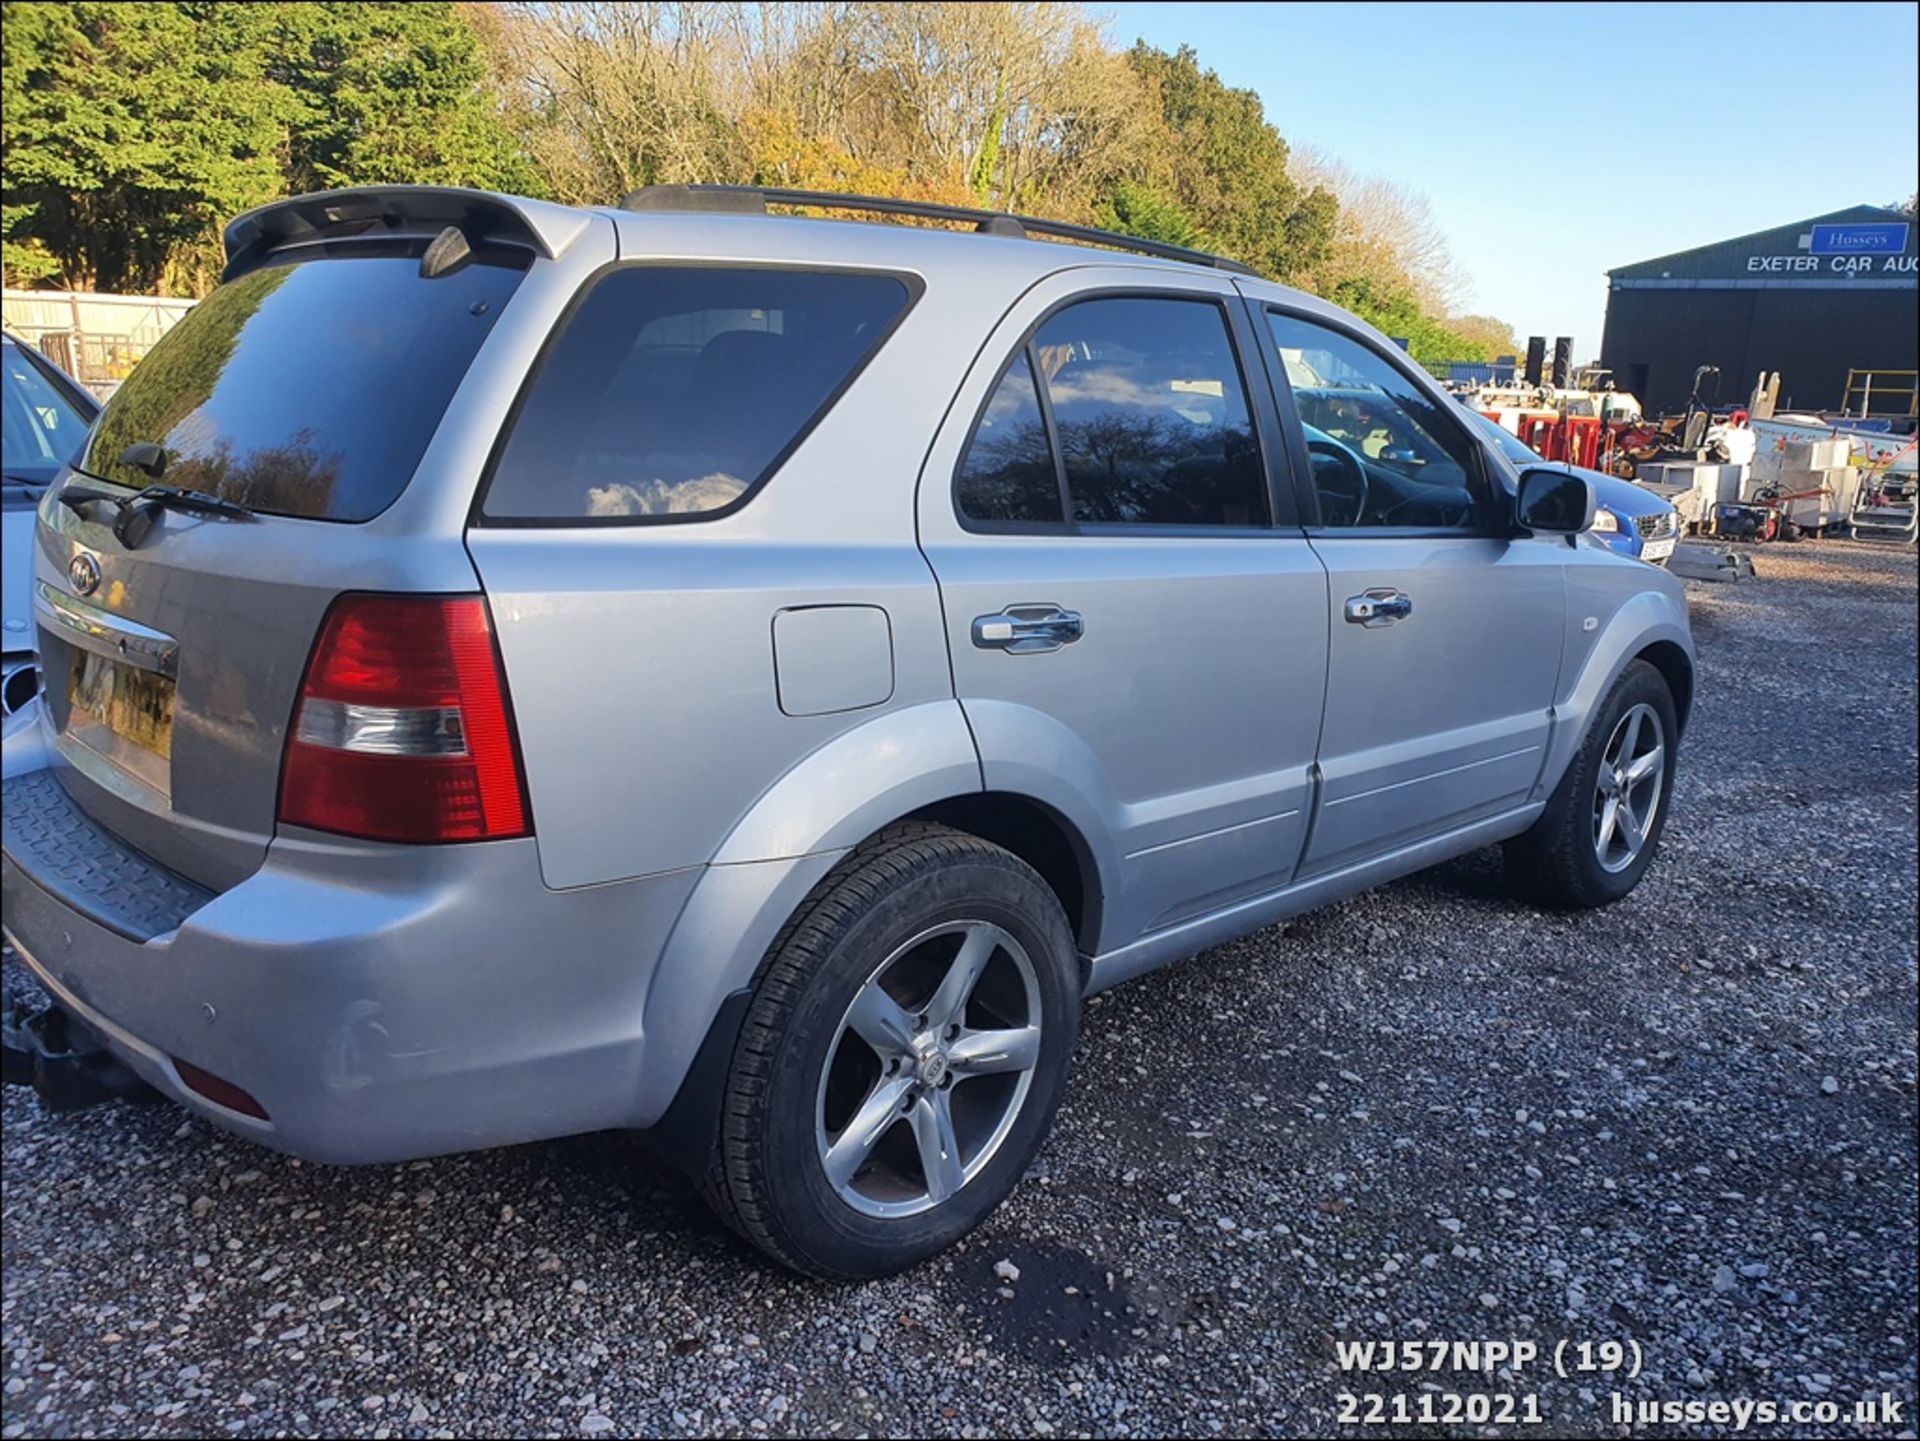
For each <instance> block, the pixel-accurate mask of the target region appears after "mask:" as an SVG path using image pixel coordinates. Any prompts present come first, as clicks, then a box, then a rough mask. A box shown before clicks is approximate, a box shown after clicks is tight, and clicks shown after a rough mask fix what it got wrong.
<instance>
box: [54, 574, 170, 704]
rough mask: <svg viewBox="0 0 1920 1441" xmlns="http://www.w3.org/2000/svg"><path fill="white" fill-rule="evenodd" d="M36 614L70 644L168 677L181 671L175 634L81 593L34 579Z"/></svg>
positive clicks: (137, 668) (138, 668)
mask: <svg viewBox="0 0 1920 1441" xmlns="http://www.w3.org/2000/svg"><path fill="white" fill-rule="evenodd" d="M33 609H34V613H35V614H36V615H37V616H39V618H40V619H41V621H42V622H44V623H45V624H46V625H47V626H49V627H50V628H52V629H54V630H57V631H58V632H59V633H60V635H61V636H62V637H63V638H64V639H65V640H66V641H67V642H68V643H70V644H72V645H78V646H80V647H82V648H83V649H85V650H90V651H93V652H95V653H97V654H99V655H104V656H107V657H109V658H111V659H113V660H117V661H120V662H121V663H123V664H125V665H130V666H132V667H134V668H135V669H136V670H150V671H153V672H154V673H155V674H157V675H163V676H165V677H166V678H167V679H168V680H174V679H176V678H177V677H178V675H179V671H180V643H179V642H178V641H176V640H175V639H174V638H173V637H172V636H170V635H167V634H165V633H163V632H161V631H157V630H155V629H153V627H151V626H145V625H141V624H140V622H138V621H135V620H127V619H126V618H125V617H123V616H117V615H114V614H112V613H111V612H109V611H105V610H102V609H101V608H100V607H99V606H97V605H90V604H88V603H87V602H86V601H84V600H81V599H80V598H79V597H78V596H72V595H68V594H67V593H66V592H65V591H59V590H55V589H54V588H53V587H52V586H50V585H48V584H47V583H46V582H45V581H44V580H41V581H35V582H34V599H33Z"/></svg>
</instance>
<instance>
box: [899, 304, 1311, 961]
mask: <svg viewBox="0 0 1920 1441" xmlns="http://www.w3.org/2000/svg"><path fill="white" fill-rule="evenodd" d="M1254 344H1255V340H1254V337H1253V334H1252V332H1251V330H1250V328H1249V326H1248V323H1247V319H1246V313H1245V311H1244V310H1243V308H1242V307H1240V306H1239V305H1238V303H1237V299H1236V297H1235V296H1234V294H1233V291H1232V287H1231V285H1230V283H1228V282H1227V281H1225V280H1224V279H1218V278H1215V277H1212V276H1208V275H1204V274H1182V273H1180V272H1175V271H1169V270H1157V269H1156V270H1144V269H1128V268H1125V267H1118V266H1116V267H1090V268H1087V269H1083V270H1077V271H1073V272H1070V273H1069V274H1068V275H1066V276H1061V277H1055V278H1054V279H1052V280H1049V281H1047V282H1045V283H1043V284H1041V285H1040V286H1038V287H1036V288H1035V289H1034V290H1033V291H1030V292H1029V293H1028V294H1027V296H1026V297H1024V299H1023V300H1022V302H1021V303H1020V304H1019V305H1018V306H1016V307H1015V308H1014V310H1013V311H1012V312H1011V313H1010V314H1009V315H1008V317H1007V318H1006V320H1005V321H1004V322H1003V323H1002V324H1001V326H1000V327H999V328H998V330H997V331H996V332H995V333H994V335H993V337H992V338H991V339H990V340H989V342H988V344H987V346H986V347H985V349H984V350H983V352H982V354H981V357H980V358H979V360H978V361H977V362H976V364H975V368H974V372H973V374H972V375H971V376H970V377H969V379H968V381H967V383H966V385H965V387H963V389H962V391H961V393H960V396H959V399H958V401H957V403H956V404H955V406H954V407H953V409H952V411H951V412H950V414H949V417H948V420H947V423H946V425H945V427H944V428H943V430H942V432H941V434H940V437H939V439H938V441H937V442H936V444H935V446H934V448H933V450H932V452H931V454H930V456H929V460H928V464H927V466H926V468H925V470H924V471H923V472H922V476H921V484H920V499H919V505H920V522H921V540H922V545H923V547H924V549H925V550H926V553H927V556H928V558H929V559H930V560H931V562H932V564H933V567H934V570H935V573H936V574H937V575H938V577H939V581H940V592H941V598H942V603H943V605H944V607H945V615H946V626H947V639H948V647H949V650H950V652H951V655H952V659H953V674H954V684H955V687H956V689H957V693H958V695H959V698H960V700H961V703H962V705H963V706H964V708H965V710H966V713H967V719H968V722H969V724H970V725H971V726H972V728H973V731H974V734H975V737H976V739H977V741H978V744H979V747H980V753H981V759H982V764H983V767H984V770H985V781H986V785H987V788H988V789H989V790H994V789H1005V790H1009V791H1016V792H1020V793H1023V794H1027V795H1032V796H1037V797H1041V798H1043V799H1049V800H1051V801H1052V802H1053V803H1054V804H1055V805H1056V806H1057V807H1058V808H1059V809H1061V810H1062V811H1064V812H1065V813H1067V814H1068V815H1070V816H1072V817H1073V818H1074V819H1075V820H1076V821H1078V822H1079V823H1080V825H1081V827H1082V829H1083V831H1085V832H1086V833H1087V834H1089V835H1091V836H1094V837H1095V838H1096V843H1097V844H1101V845H1106V846H1110V847H1111V854H1110V855H1109V856H1106V857H1104V859H1106V860H1107V861H1108V863H1109V864H1110V865H1112V866H1113V867H1114V868H1115V870H1116V871H1117V874H1118V879H1119V880H1120V881H1121V884H1120V885H1119V886H1118V887H1115V888H1113V890H1112V891H1111V892H1110V893H1109V894H1108V896H1107V897H1106V905H1107V910H1106V914H1105V917H1104V921H1103V926H1102V933H1101V938H1100V942H1099V944H1100V947H1101V949H1103V950H1111V949H1114V948H1116V947H1118V946H1122V945H1125V944H1127V943H1129V942H1130V941H1132V940H1134V939H1137V938H1138V937H1139V936H1141V935H1143V934H1146V933H1149V932H1152V931H1155V930H1160V929H1164V928H1166V927H1169V926H1172V925H1175V924H1178V923H1179V922H1181V921H1183V920H1186V919H1190V918H1192V917H1195V916H1198V915H1202V914H1204V913H1206V912H1208V911H1211V910H1214V909H1217V908H1219V907H1222V906H1225V905H1229V904H1231V903H1232V902H1234V901H1235V900H1238V899H1243V898H1245V897H1247V896H1250V895H1254V894H1258V893H1260V892H1263V891H1267V890H1272V889H1274V888H1277V887H1279V886H1281V885H1283V884H1285V883H1286V881H1287V880H1288V878H1289V877H1290V875H1291V874H1292V871H1293V868H1294V865H1295V863H1296V861H1297V860H1298V858H1299V855H1300V849H1301V842H1302V839H1303V837H1304V836H1305V833H1306V812H1307V791H1308V774H1309V768H1310V766H1311V764H1312V761H1313V753H1314V746H1315V743H1316V741H1317V739H1318V734H1319V725H1320V705H1321V686H1322V680H1323V677H1324V674H1325V669H1326V636H1327V593H1326V576H1325V572H1324V570H1323V569H1322V567H1321V565H1320V563H1319V562H1318V561H1317V560H1316V559H1315V558H1314V556H1313V553H1312V551H1311V550H1310V549H1309V547H1308V545H1307V543H1306V541H1305V540H1304V539H1303V538H1302V536H1301V533H1300V531H1299V530H1298V529H1297V527H1296V526H1295V524H1294V517H1293V514H1292V509H1291V497H1290V490H1289V489H1288V487H1287V485H1286V484H1285V462H1284V459H1283V456H1282V452H1281V450H1280V447H1279V443H1278V442H1279V435H1278V430H1277V422H1276V418H1275V415H1274V413H1273V410H1272V406H1271V394H1270V392H1269V391H1268V390H1267V388H1266V385H1265V381H1264V378H1262V373H1261V369H1260V365H1261V362H1260V360H1259V357H1258V355H1257V353H1256V352H1255V349H1254ZM1251 381H1257V383H1250V382H1251Z"/></svg>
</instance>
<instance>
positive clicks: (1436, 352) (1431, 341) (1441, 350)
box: [1327, 277, 1493, 363]
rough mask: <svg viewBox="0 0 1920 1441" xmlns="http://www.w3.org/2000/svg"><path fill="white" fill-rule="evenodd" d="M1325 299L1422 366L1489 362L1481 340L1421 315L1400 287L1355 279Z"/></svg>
mask: <svg viewBox="0 0 1920 1441" xmlns="http://www.w3.org/2000/svg"><path fill="white" fill-rule="evenodd" d="M1327 298H1328V299H1329V300H1331V301H1333V302H1334V303H1335V304H1336V305H1343V306H1345V307H1346V308H1347V309H1348V310H1351V311H1352V312H1353V313H1354V314H1355V315H1357V316H1359V317H1360V318H1361V319H1362V320H1364V321H1366V322H1367V323H1368V324H1370V325H1372V326H1374V327H1375V328H1377V329H1379V330H1383V331H1385V332H1386V333H1387V334H1388V335H1390V336H1392V337H1393V338H1394V339H1396V340H1404V341H1406V342H1407V352H1408V354H1410V355H1411V356H1412V357H1413V358H1414V359H1415V360H1418V361H1421V362H1423V363H1424V362H1434V361H1448V360H1491V359H1492V358H1493V353H1492V351H1491V349H1490V348H1489V347H1488V345H1487V343H1486V342H1485V341H1484V340H1482V339H1478V338H1473V337H1469V336H1465V335H1461V334H1459V333H1457V332H1455V331H1453V330H1450V329H1449V328H1448V327H1447V324H1446V322H1445V321H1443V320H1439V319H1436V318H1435V317H1433V316H1431V315H1429V314H1427V313H1426V312H1425V311H1423V310H1422V309H1421V308H1420V302H1419V301H1417V300H1415V299H1414V296H1413V292H1412V291H1411V290H1408V289H1406V288H1405V287H1403V286H1397V285H1389V284H1383V283H1380V282H1377V281H1374V280H1371V279H1368V278H1365V277H1356V278H1354V279H1351V280H1343V281H1341V282H1340V283H1339V284H1338V285H1336V286H1334V287H1333V292H1332V294H1330V295H1329V296H1328V297H1327Z"/></svg>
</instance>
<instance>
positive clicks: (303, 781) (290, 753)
mask: <svg viewBox="0 0 1920 1441" xmlns="http://www.w3.org/2000/svg"><path fill="white" fill-rule="evenodd" d="M280 819H281V821H282V822H283V823H285V824H287V825H296V826H310V827H312V828H313V829H315V830H322V831H338V832H340V833H342V834H345V835H351V836H361V837H365V838H366V839H369V840H382V841H408V842H438V841H484V840H500V839H504V838H506V837H508V836H524V835H528V834H530V833H531V831H532V826H531V824H530V823H529V820H528V816H527V801H526V787H525V784H524V778H523V776H522V772H521V768H520V748H519V746H518V744H517V743H516V742H515V740H514V735H513V722H512V718H511V715H510V713H509V711H508V708H507V686H506V679H505V677H504V676H503V675H502V673H501V669H500V655H499V652H498V651H497V650H496V649H495V648H494V643H493V628H492V625H491V624H490V622H489V620H488V616H487V603H486V601H485V600H483V599H482V598H481V597H479V596H477V595H473V596H397V595H344V596H342V597H340V599H338V600H337V601H335V602H334V603H333V608H332V609H331V610H329V611H328V612H327V618H326V620H325V622H323V623H322V625H321V627H320V638H319V639H318V640H316V641H315V642H314V645H313V655H312V657H311V658H310V659H309V660H308V661H307V674H306V679H305V681H304V682H303V683H302V685H301V688H300V703H299V705H298V707H297V708H296V709H295V711H294V716H293V727H292V729H291V731H290V732H289V733H288V736H287V754H286V765H285V768H284V770H283V772H282V774H281V778H280Z"/></svg>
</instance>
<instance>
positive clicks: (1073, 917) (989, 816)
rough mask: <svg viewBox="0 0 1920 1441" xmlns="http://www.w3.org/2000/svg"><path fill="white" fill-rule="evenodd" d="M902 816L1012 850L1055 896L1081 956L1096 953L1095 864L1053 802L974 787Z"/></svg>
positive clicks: (1098, 905)
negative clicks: (1049, 803) (967, 791)
mask: <svg viewBox="0 0 1920 1441" xmlns="http://www.w3.org/2000/svg"><path fill="white" fill-rule="evenodd" d="M901 819H903V820H915V821H931V822H933V823H935V824H937V825H943V826H946V827H947V828H948V829H950V830H956V831H960V832H963V833H964V834H966V835H970V836H977V837H978V838H979V839H981V840H983V841H987V842H990V843H991V844H993V845H996V846H999V847H1000V848H1001V849H1003V850H1007V851H1011V852H1012V853H1013V854H1014V855H1016V856H1018V857H1019V858H1020V859H1021V860H1023V861H1025V862H1026V863H1027V864H1028V865H1030V866H1032V867H1033V868H1034V870H1036V871H1037V872H1039V874H1040V878H1041V879H1042V880H1043V881H1045V882H1046V883H1047V888H1048V889H1049V890H1051V891H1052V892H1053V893H1054V895H1055V896H1057V897H1059V900H1060V907H1061V909H1062V910H1064V911H1065V912H1066V913H1067V924H1068V925H1069V926H1071V927H1072V928H1073V938H1074V943H1075V945H1077V946H1078V947H1079V949H1080V954H1081V955H1082V956H1091V955H1093V954H1095V952H1096V949H1097V947H1098V944H1099V939H1100V924H1101V919H1102V902H1103V900H1104V888H1103V886H1102V885H1101V881H1100V866H1099V862H1098V861H1097V860H1096V859H1095V858H1094V853H1093V848H1092V847H1091V846H1090V845H1088V843H1087V839H1086V837H1085V836H1083V835H1082V834H1081V833H1080V831H1079V829H1078V827H1076V826H1075V825H1074V824H1073V822H1072V821H1070V820H1068V819H1067V817H1066V816H1064V815H1062V814H1061V813H1060V812H1059V811H1057V810H1055V809H1054V808H1053V807H1052V806H1050V805H1048V804H1046V803H1045V802H1044V801H1039V800H1035V799H1034V798H1033V797H1031V796H1025V795H1020V794H1017V793H1015V792H1012V791H976V792H972V793H970V794H967V795H958V796H952V797H949V798H948V799H946V800H942V801H938V802H935V803H934V804H933V805H929V806H923V807H921V808H920V809H919V810H917V811H915V812H913V813H912V814H911V815H909V816H903V817H902V818H901Z"/></svg>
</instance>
